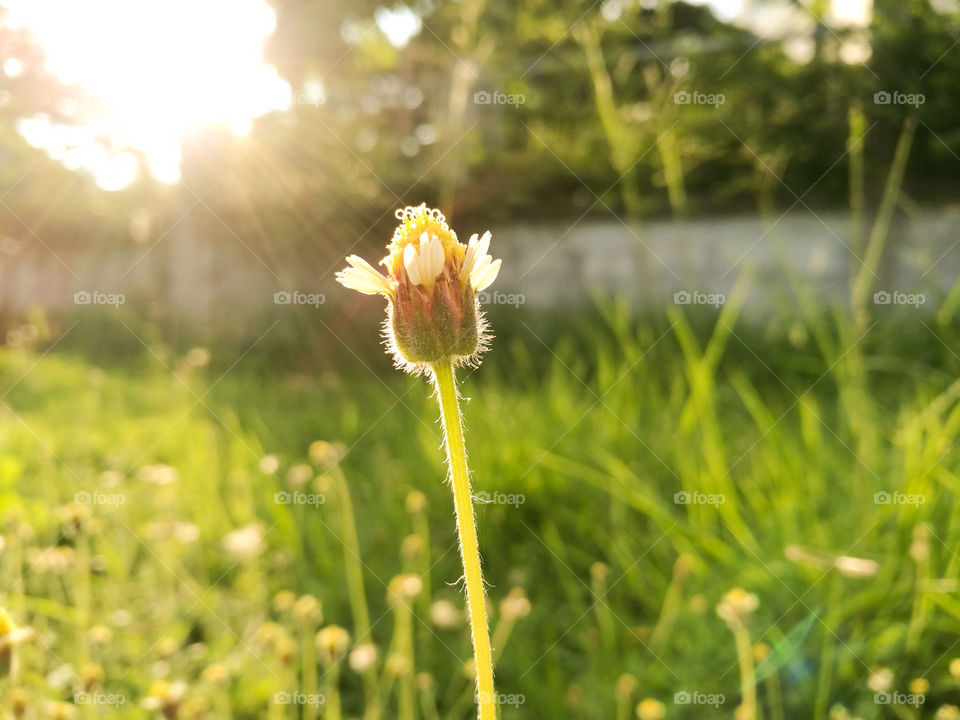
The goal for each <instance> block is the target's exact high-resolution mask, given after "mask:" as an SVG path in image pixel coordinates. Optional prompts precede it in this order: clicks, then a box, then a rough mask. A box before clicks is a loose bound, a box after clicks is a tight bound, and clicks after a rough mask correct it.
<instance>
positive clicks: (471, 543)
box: [433, 361, 497, 720]
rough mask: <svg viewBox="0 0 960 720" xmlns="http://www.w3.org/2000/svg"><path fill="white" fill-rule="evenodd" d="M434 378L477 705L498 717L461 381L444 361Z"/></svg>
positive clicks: (483, 716)
mask: <svg viewBox="0 0 960 720" xmlns="http://www.w3.org/2000/svg"><path fill="white" fill-rule="evenodd" d="M433 379H434V382H435V383H436V386H437V395H438V396H439V401H440V413H441V417H442V420H443V427H444V430H445V433H444V434H445V437H446V446H447V461H448V462H449V464H450V479H451V482H452V483H453V505H454V510H455V511H456V514H457V531H458V532H459V534H460V556H461V558H462V559H463V573H464V576H465V578H466V582H467V609H468V610H469V613H470V633H471V635H472V636H473V656H474V661H475V663H476V667H477V705H478V711H479V715H478V718H479V720H495V718H496V716H497V706H496V701H495V696H494V693H493V657H492V655H491V653H490V630H489V628H488V627H487V609H486V606H485V605H484V598H483V575H482V573H481V570H480V549H479V546H478V545H477V529H476V525H475V524H474V520H473V499H472V497H471V494H470V476H469V475H468V473H467V451H466V448H465V446H464V442H463V425H462V423H461V421H460V405H459V403H458V399H457V381H456V378H455V376H454V374H453V365H451V363H450V362H449V361H440V362H437V363H435V364H434V365H433Z"/></svg>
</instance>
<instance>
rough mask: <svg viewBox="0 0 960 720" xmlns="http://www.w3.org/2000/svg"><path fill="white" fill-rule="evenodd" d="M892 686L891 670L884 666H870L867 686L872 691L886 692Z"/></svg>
mask: <svg viewBox="0 0 960 720" xmlns="http://www.w3.org/2000/svg"><path fill="white" fill-rule="evenodd" d="M892 686H893V671H892V670H891V669H890V668H886V667H877V668H870V675H869V676H868V677H867V687H868V688H870V689H871V690H873V691H874V692H878V693H879V692H887V690H889V689H890V688H891V687H892Z"/></svg>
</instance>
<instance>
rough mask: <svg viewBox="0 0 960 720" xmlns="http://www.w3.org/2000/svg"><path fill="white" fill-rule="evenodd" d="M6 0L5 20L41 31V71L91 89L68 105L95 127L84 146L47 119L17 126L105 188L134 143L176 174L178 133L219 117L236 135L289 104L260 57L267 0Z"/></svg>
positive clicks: (116, 181) (122, 176) (169, 178)
mask: <svg viewBox="0 0 960 720" xmlns="http://www.w3.org/2000/svg"><path fill="white" fill-rule="evenodd" d="M4 4H5V6H6V7H7V8H8V9H9V10H10V16H9V19H10V22H11V24H13V25H15V26H22V27H26V28H28V29H29V30H30V31H31V32H32V33H33V35H34V36H35V38H36V39H37V42H38V43H39V45H40V46H41V47H42V49H43V51H44V53H45V55H46V67H47V69H48V70H49V71H50V72H51V73H53V74H54V75H56V76H57V78H58V79H59V80H60V81H61V82H63V83H64V84H67V85H76V86H79V87H81V88H82V89H83V91H84V93H85V94H87V101H86V102H82V103H79V107H77V108H76V110H77V112H76V115H77V119H78V121H80V122H81V123H83V124H86V125H88V127H90V128H93V129H95V130H96V132H95V133H92V134H91V135H92V137H91V138H90V142H88V143H87V146H86V147H85V148H78V147H77V146H76V145H75V144H73V145H65V144H64V143H63V140H64V138H63V137H62V135H63V133H61V132H58V131H57V130H56V124H55V123H53V122H51V121H50V120H49V119H48V118H42V117H41V118H34V119H33V120H34V122H33V123H32V125H30V126H28V127H27V128H26V130H25V128H24V127H22V126H21V127H20V130H21V133H23V134H24V135H25V137H27V139H28V141H30V142H31V143H32V144H34V145H36V146H37V147H43V148H44V149H45V150H47V151H48V152H50V154H51V155H53V156H58V155H60V156H62V155H64V154H67V153H72V154H73V156H74V157H75V158H79V159H78V160H77V161H78V162H79V164H80V166H82V167H86V168H87V169H88V170H90V171H91V172H93V174H94V176H95V177H96V178H97V182H98V184H100V185H101V186H102V187H105V188H108V187H109V189H117V188H118V187H123V186H125V185H126V184H128V183H129V182H131V181H132V180H133V178H134V177H135V175H136V172H135V168H134V172H131V166H130V161H129V158H130V157H131V156H130V154H129V152H127V150H135V151H139V152H140V153H141V154H142V156H143V157H144V159H145V161H146V164H147V166H148V168H149V170H150V172H151V174H153V175H154V176H155V177H156V178H157V179H159V180H161V181H163V182H169V183H172V182H176V181H177V180H179V178H180V139H181V137H182V136H183V133H184V132H186V131H188V130H190V129H193V128H198V127H222V128H226V129H228V130H229V131H231V132H232V133H234V134H236V135H238V136H242V135H245V134H247V133H248V132H249V131H250V129H251V127H252V120H253V119H254V118H257V117H259V116H261V115H263V114H265V113H267V112H270V111H273V110H284V109H286V108H288V107H289V105H290V86H289V85H288V84H287V83H286V81H284V80H283V79H281V78H280V77H279V76H278V75H277V72H276V70H275V69H274V68H272V67H270V66H269V65H267V64H266V62H265V61H264V59H263V54H262V50H263V44H264V41H265V40H266V38H267V37H268V36H269V35H270V33H272V32H273V29H274V25H275V16H274V13H273V11H272V10H271V9H270V7H269V6H268V5H267V4H266V3H265V2H263V0H205V1H204V2H196V1H194V2H191V1H190V0H166V1H161V0H145V1H144V2H135V3H134V2H129V0H92V1H91V2H84V3H77V2H74V1H72V0H7V2H5V3H4ZM44 121H45V122H44ZM28 133H29V134H28ZM97 136H100V137H106V138H108V139H109V142H110V144H111V145H113V146H114V147H115V148H117V150H112V149H108V148H106V147H105V146H104V145H103V144H102V143H101V142H99V141H98V140H97ZM90 143H96V144H98V145H99V146H100V147H99V148H96V147H90ZM104 153H107V155H105V154H104ZM60 159H61V160H63V158H62V157H61V158H60ZM65 164H66V163H65ZM124 180H126V182H123V181H124Z"/></svg>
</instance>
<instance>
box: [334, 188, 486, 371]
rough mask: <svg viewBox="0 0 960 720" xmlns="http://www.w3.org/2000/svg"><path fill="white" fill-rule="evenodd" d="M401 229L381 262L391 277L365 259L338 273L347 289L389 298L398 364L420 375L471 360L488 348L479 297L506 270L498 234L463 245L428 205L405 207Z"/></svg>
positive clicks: (387, 328)
mask: <svg viewBox="0 0 960 720" xmlns="http://www.w3.org/2000/svg"><path fill="white" fill-rule="evenodd" d="M396 217H397V219H398V220H400V225H399V226H398V227H397V229H396V230H395V231H394V233H393V238H392V240H391V241H390V244H389V245H388V246H387V250H388V254H387V256H386V257H385V258H383V260H381V261H380V264H381V265H383V266H384V267H385V268H386V269H387V273H386V274H385V275H384V274H382V273H381V272H379V271H378V270H377V269H376V268H374V267H373V266H372V265H370V263H368V262H367V261H366V260H364V259H363V258H361V257H359V256H357V255H350V256H349V257H348V258H347V262H348V263H349V264H350V267H348V268H346V269H344V270H342V271H340V272H339V273H337V280H338V282H340V284H341V285H343V286H344V287H348V288H350V289H352V290H356V291H358V292H361V293H364V294H366V295H377V294H379V295H383V296H384V297H386V298H387V301H388V313H387V321H386V323H385V325H384V334H385V336H386V338H387V341H388V344H389V346H390V348H391V350H392V351H393V354H394V357H395V359H396V361H397V365H398V366H400V367H403V368H404V369H407V370H410V371H413V372H420V371H422V370H424V369H425V368H426V366H427V365H429V364H431V363H434V362H437V361H440V360H451V361H454V362H457V363H464V362H467V363H469V362H471V361H474V360H475V359H476V356H477V355H478V353H479V352H481V351H483V350H484V349H485V340H486V337H485V329H486V324H485V322H484V319H483V315H482V313H481V312H480V309H479V304H478V302H477V297H476V294H477V293H479V292H481V291H483V290H485V289H486V288H487V287H489V286H490V284H491V283H493V281H494V280H495V279H496V277H497V274H498V273H499V272H500V262H501V261H500V260H494V259H493V258H492V257H491V256H490V255H489V254H488V253H487V250H488V249H489V248H490V233H489V232H485V233H484V234H483V235H482V236H480V237H478V236H477V235H476V234H474V235H472V236H471V237H470V240H469V241H468V242H467V244H466V245H464V244H463V243H461V242H460V241H459V240H457V235H456V233H455V232H454V231H453V230H451V229H450V227H449V226H448V225H447V221H446V218H444V216H443V213H441V212H440V211H439V210H435V209H431V208H427V206H426V205H425V204H421V205H419V206H417V207H405V208H403V209H402V210H398V211H397V213H396Z"/></svg>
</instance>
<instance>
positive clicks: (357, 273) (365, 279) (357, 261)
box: [337, 255, 393, 295]
mask: <svg viewBox="0 0 960 720" xmlns="http://www.w3.org/2000/svg"><path fill="white" fill-rule="evenodd" d="M347 262H348V263H350V265H352V266H353V267H349V268H346V269H345V270H342V271H340V272H339V273H337V281H338V282H340V284H341V285H343V286H344V287H348V288H351V289H352V290H358V291H360V292H362V293H367V294H368V295H372V294H374V293H383V294H385V295H389V294H390V293H391V292H392V291H393V286H392V285H391V284H390V280H389V279H388V278H386V277H384V276H383V275H382V274H381V273H379V272H377V270H376V269H375V268H374V267H373V266H372V265H371V264H370V263H368V262H367V261H366V260H364V259H363V258H362V257H359V256H358V255H350V256H349V257H348V258H347Z"/></svg>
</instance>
